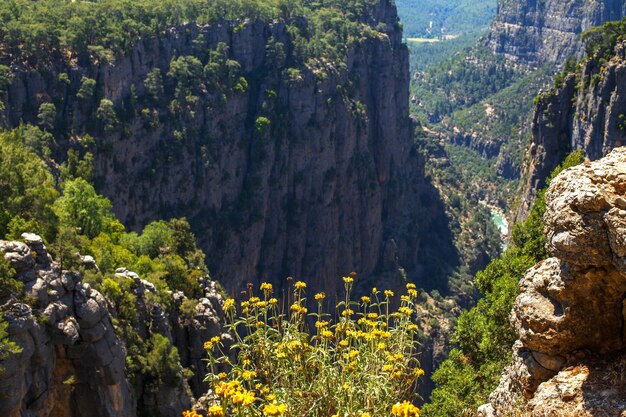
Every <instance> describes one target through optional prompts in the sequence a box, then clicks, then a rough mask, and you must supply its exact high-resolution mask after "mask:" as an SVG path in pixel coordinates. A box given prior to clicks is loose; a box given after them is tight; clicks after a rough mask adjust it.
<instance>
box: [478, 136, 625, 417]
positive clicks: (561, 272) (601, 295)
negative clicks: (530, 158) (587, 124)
mask: <svg viewBox="0 0 626 417" xmlns="http://www.w3.org/2000/svg"><path fill="white" fill-rule="evenodd" d="M625 195H626V148H617V149H615V150H613V151H612V152H611V153H610V154H609V155H608V156H607V157H605V158H603V159H601V160H599V161H596V162H593V163H587V164H584V165H581V166H577V167H574V168H571V169H568V170H566V171H564V172H563V173H561V174H560V175H559V176H557V177H556V178H555V179H554V180H553V181H552V183H551V185H550V188H549V189H548V192H547V194H546V202H547V209H546V214H545V217H544V221H545V224H546V232H547V249H548V251H549V253H550V255H552V256H553V257H552V258H549V259H547V260H545V261H542V262H540V263H539V264H538V265H536V266H535V267H533V268H531V269H530V270H529V271H528V272H527V273H526V275H525V276H524V278H523V279H522V281H521V283H520V290H521V294H520V295H519V296H518V297H517V299H516V300H515V304H514V307H513V311H512V312H511V321H512V323H513V325H514V327H515V330H516V332H517V334H518V336H519V340H518V342H517V343H516V344H515V346H514V349H513V363H512V365H510V366H509V367H508V368H507V369H506V370H505V372H504V374H503V376H502V379H501V381H500V386H499V387H498V388H497V390H496V391H495V392H494V393H492V395H491V397H490V400H491V404H490V405H486V406H483V407H481V412H482V413H483V415H485V416H486V415H496V416H501V415H502V416H504V415H509V414H507V413H510V412H513V411H517V412H519V413H521V414H522V415H525V414H528V415H555V416H556V415H576V416H605V415H606V416H624V415H626V367H625V366H626V356H624V354H623V351H624V348H625V347H626V332H625V331H624V322H625V320H626V303H625V300H626V263H625V262H624V261H625V259H626V258H625V257H626V250H625V249H626V242H625V240H624V236H625V233H626V199H625V198H624V196H625Z"/></svg>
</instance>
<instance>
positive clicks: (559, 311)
mask: <svg viewBox="0 0 626 417" xmlns="http://www.w3.org/2000/svg"><path fill="white" fill-rule="evenodd" d="M542 295H543V296H544V297H546V299H547V300H548V301H550V303H551V304H552V306H553V308H554V313H553V314H554V316H555V317H563V314H565V309H564V308H563V304H561V303H560V302H558V301H557V300H556V298H554V297H552V296H551V295H550V294H549V293H547V292H546V293H544V294H542Z"/></svg>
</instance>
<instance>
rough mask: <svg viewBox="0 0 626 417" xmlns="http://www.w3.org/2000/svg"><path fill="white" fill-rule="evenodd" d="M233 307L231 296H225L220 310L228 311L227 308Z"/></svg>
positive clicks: (233, 301) (233, 302)
mask: <svg viewBox="0 0 626 417" xmlns="http://www.w3.org/2000/svg"><path fill="white" fill-rule="evenodd" d="M233 308H235V300H233V299H232V298H227V299H226V300H225V301H224V305H223V306H222V310H224V311H229V310H232V309H233Z"/></svg>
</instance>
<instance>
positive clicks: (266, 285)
mask: <svg viewBox="0 0 626 417" xmlns="http://www.w3.org/2000/svg"><path fill="white" fill-rule="evenodd" d="M261 291H264V292H267V293H268V294H269V293H271V292H272V291H274V288H273V287H272V284H270V283H267V282H263V283H261Z"/></svg>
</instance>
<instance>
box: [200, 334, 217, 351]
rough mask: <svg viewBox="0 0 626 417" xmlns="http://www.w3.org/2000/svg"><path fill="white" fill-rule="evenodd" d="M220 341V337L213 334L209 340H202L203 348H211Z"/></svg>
mask: <svg viewBox="0 0 626 417" xmlns="http://www.w3.org/2000/svg"><path fill="white" fill-rule="evenodd" d="M219 342H220V337H219V336H213V337H212V338H211V340H208V341H206V342H204V349H205V350H212V349H213V346H215V345H217V344H218V343H219Z"/></svg>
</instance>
